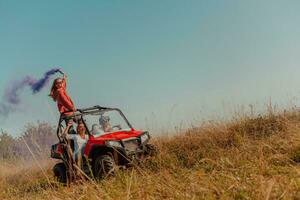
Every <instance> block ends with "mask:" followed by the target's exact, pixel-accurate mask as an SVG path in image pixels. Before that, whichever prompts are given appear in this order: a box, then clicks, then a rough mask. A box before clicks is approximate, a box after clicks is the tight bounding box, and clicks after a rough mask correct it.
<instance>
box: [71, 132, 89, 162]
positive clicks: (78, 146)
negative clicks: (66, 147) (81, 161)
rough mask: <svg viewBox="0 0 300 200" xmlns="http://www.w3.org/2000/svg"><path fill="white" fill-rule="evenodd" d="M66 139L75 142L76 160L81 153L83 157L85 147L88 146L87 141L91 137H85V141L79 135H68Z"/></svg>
mask: <svg viewBox="0 0 300 200" xmlns="http://www.w3.org/2000/svg"><path fill="white" fill-rule="evenodd" d="M66 138H67V139H68V140H74V158H76V157H77V155H78V154H79V153H81V155H82V154H83V150H84V148H85V145H86V143H87V141H88V140H89V137H88V136H87V135H85V138H84V139H83V138H82V137H81V136H80V135H78V134H68V135H66Z"/></svg>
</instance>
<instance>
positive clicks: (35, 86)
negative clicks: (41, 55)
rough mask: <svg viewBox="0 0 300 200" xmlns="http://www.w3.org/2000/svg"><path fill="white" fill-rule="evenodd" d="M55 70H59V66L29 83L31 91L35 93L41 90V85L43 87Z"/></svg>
mask: <svg viewBox="0 0 300 200" xmlns="http://www.w3.org/2000/svg"><path fill="white" fill-rule="evenodd" d="M57 72H61V70H60V69H59V68H55V69H51V70H50V71H47V72H46V73H45V74H44V77H43V78H41V79H40V80H38V81H36V82H34V83H32V84H31V89H32V91H33V93H34V94H35V93H37V92H39V91H41V89H42V88H43V87H45V85H46V84H47V83H48V82H49V79H50V77H51V76H52V75H54V74H56V73H57Z"/></svg>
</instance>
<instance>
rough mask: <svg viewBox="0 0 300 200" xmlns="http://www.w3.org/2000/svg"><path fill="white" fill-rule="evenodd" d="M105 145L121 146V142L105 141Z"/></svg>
mask: <svg viewBox="0 0 300 200" xmlns="http://www.w3.org/2000/svg"><path fill="white" fill-rule="evenodd" d="M106 145H108V146H112V147H122V145H121V143H120V142H118V141H113V140H111V141H106Z"/></svg>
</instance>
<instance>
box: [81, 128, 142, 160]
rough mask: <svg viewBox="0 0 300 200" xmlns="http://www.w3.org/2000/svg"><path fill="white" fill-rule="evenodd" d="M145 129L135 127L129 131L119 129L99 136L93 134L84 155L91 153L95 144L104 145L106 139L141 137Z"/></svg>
mask: <svg viewBox="0 0 300 200" xmlns="http://www.w3.org/2000/svg"><path fill="white" fill-rule="evenodd" d="M144 132H145V131H137V130H134V129H131V130H128V131H117V132H113V133H108V134H105V135H101V136H99V137H94V136H93V135H91V136H90V138H89V140H88V142H87V144H86V147H85V150H84V155H85V156H88V155H89V154H90V151H91V149H92V147H93V146H94V145H104V144H105V141H107V140H117V141H119V140H123V139H127V138H131V137H139V136H140V135H141V134H142V133H144Z"/></svg>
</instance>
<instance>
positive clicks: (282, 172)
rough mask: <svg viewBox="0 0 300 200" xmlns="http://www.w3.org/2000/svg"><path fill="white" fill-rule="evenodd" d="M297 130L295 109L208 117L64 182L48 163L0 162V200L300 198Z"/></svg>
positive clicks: (298, 117)
mask: <svg viewBox="0 0 300 200" xmlns="http://www.w3.org/2000/svg"><path fill="white" fill-rule="evenodd" d="M299 133H300V114H298V112H285V113H281V114H274V113H272V112H270V113H269V114H267V115H264V116H258V117H247V116H244V117H241V118H240V119H236V120H232V121H231V122H226V123H221V122H210V123H207V124H204V125H202V126H201V127H199V128H193V129H190V130H187V131H186V132H185V133H181V134H178V135H175V136H171V137H163V136H162V137H159V138H155V139H154V143H155V144H156V145H158V146H159V148H160V154H159V156H157V157H156V158H153V159H150V160H148V161H146V162H145V163H144V164H143V165H141V166H138V167H134V168H131V169H126V170H118V173H117V175H116V177H113V178H110V179H108V180H104V181H101V182H99V183H96V184H95V183H92V182H85V183H78V184H76V185H72V186H71V187H63V186H60V185H58V184H56V183H55V182H54V180H53V179H52V173H51V166H52V165H53V164H49V163H48V164H44V165H42V168H43V169H45V171H46V173H42V171H41V169H40V168H39V167H37V165H35V163H33V164H32V165H33V166H35V167H29V168H28V167H25V166H24V167H23V166H16V165H12V164H10V165H9V164H3V163H1V167H0V199H51V200H55V199H70V200H71V199H72V200H73V199H180V200H181V199H300V165H298V164H297V162H299V161H300V134H299ZM48 179H49V180H48Z"/></svg>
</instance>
